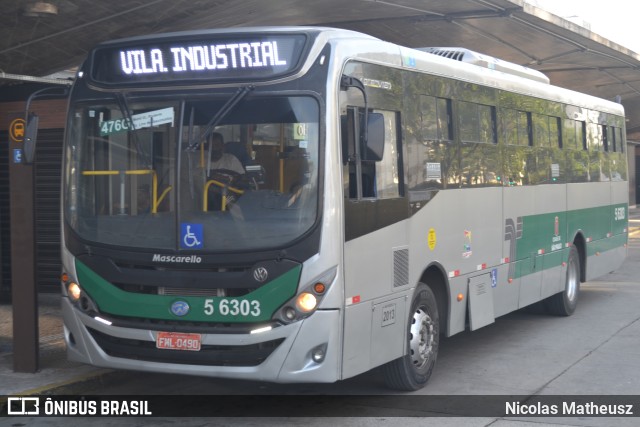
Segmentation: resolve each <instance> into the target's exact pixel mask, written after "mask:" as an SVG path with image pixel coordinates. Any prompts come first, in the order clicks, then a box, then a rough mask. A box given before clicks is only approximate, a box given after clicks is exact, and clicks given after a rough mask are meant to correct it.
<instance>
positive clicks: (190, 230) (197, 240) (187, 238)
mask: <svg viewBox="0 0 640 427" xmlns="http://www.w3.org/2000/svg"><path fill="white" fill-rule="evenodd" d="M203 240H204V239H203V232H202V224H189V223H186V222H183V223H182V224H180V247H181V248H182V249H202V248H203V245H204V242H203Z"/></svg>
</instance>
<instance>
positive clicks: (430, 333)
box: [382, 283, 440, 391]
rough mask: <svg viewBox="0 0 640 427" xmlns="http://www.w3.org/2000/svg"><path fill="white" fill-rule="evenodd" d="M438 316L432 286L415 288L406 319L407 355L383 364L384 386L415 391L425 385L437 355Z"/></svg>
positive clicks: (438, 341)
mask: <svg viewBox="0 0 640 427" xmlns="http://www.w3.org/2000/svg"><path fill="white" fill-rule="evenodd" d="M439 343H440V318H439V316H438V305H437V304H436V298H435V296H434V294H433V291H432V290H431V288H429V287H428V286H427V285H425V284H424V283H420V284H419V285H418V287H417V288H416V291H415V294H414V296H413V300H412V301H411V310H410V313H409V318H408V321H407V351H406V355H404V356H402V357H400V358H398V359H396V360H393V361H391V362H389V363H387V364H385V365H383V366H382V372H383V375H384V380H385V383H386V385H387V387H389V388H391V389H394V390H402V391H414V390H419V389H421V388H422V387H424V386H425V384H426V383H427V381H429V378H430V377H431V372H432V371H433V368H434V366H435V364H436V359H437V357H438V347H439Z"/></svg>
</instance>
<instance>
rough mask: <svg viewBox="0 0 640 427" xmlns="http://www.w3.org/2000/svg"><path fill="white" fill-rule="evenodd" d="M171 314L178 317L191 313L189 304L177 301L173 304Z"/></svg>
mask: <svg viewBox="0 0 640 427" xmlns="http://www.w3.org/2000/svg"><path fill="white" fill-rule="evenodd" d="M171 312H172V313H173V314H175V315H176V316H180V317H182V316H185V315H186V314H187V313H189V304H187V302H186V301H176V302H174V303H173V304H171Z"/></svg>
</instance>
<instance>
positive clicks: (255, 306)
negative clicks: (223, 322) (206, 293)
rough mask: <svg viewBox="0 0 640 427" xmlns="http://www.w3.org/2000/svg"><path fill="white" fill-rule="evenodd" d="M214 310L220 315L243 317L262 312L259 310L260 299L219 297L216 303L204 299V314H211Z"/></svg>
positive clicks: (254, 315) (258, 314)
mask: <svg viewBox="0 0 640 427" xmlns="http://www.w3.org/2000/svg"><path fill="white" fill-rule="evenodd" d="M216 312H217V313H219V314H220V315H221V316H245V317H246V316H252V317H258V316H260V314H261V313H262V312H261V310H260V301H256V300H246V299H243V300H238V299H221V300H219V301H218V302H217V304H216V301H215V300H213V299H206V300H205V301H204V314H206V315H207V316H211V315H213V313H216Z"/></svg>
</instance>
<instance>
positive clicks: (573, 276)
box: [566, 260, 579, 301]
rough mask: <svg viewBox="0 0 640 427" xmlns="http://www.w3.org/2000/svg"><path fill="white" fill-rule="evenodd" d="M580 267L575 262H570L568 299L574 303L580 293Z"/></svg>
mask: <svg viewBox="0 0 640 427" xmlns="http://www.w3.org/2000/svg"><path fill="white" fill-rule="evenodd" d="M578 280H579V279H578V266H577V264H576V262H575V261H574V260H570V261H569V271H568V272H567V290H566V292H567V299H568V300H569V301H573V300H574V299H575V298H576V294H577V292H578V283H579V282H578Z"/></svg>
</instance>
